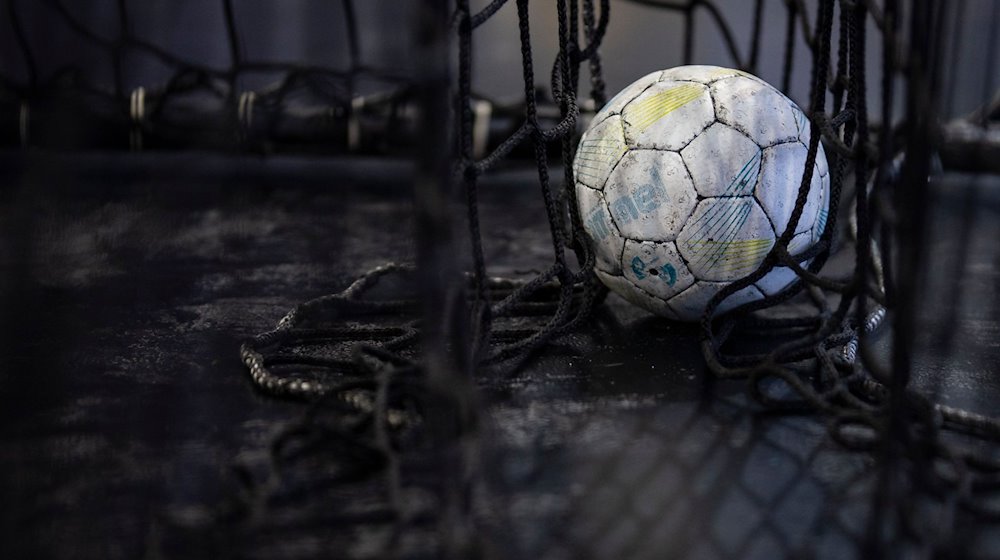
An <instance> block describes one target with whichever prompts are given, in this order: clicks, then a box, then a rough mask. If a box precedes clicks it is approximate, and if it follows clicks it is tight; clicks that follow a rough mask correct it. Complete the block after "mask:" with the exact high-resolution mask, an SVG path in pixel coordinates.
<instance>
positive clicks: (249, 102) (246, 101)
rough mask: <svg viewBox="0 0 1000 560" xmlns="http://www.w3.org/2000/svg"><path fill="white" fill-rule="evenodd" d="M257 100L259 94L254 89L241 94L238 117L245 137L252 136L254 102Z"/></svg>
mask: <svg viewBox="0 0 1000 560" xmlns="http://www.w3.org/2000/svg"><path fill="white" fill-rule="evenodd" d="M256 101H257V94H256V93H255V92H252V91H244V92H243V93H241V94H240V101H239V105H238V106H237V118H239V121H240V132H241V134H242V135H243V139H244V140H245V139H247V138H248V137H249V136H250V129H251V126H252V125H253V104H254V103H255V102H256Z"/></svg>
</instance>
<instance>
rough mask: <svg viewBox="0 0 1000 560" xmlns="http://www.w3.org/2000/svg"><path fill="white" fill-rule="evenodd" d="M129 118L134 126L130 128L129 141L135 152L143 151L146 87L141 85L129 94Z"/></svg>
mask: <svg viewBox="0 0 1000 560" xmlns="http://www.w3.org/2000/svg"><path fill="white" fill-rule="evenodd" d="M129 118H130V119H131V121H132V127H131V129H130V130H129V137H128V143H129V148H131V150H132V151H133V152H139V151H142V123H143V121H145V119H146V88H144V87H142V86H140V87H137V88H135V89H134V90H132V95H130V96H129Z"/></svg>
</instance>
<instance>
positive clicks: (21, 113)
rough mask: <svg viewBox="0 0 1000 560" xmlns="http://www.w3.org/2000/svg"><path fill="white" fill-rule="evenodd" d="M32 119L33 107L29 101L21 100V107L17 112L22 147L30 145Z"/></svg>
mask: <svg viewBox="0 0 1000 560" xmlns="http://www.w3.org/2000/svg"><path fill="white" fill-rule="evenodd" d="M30 119H31V109H30V108H29V107H28V102H27V101H22V102H21V108H20V109H19V110H18V113H17V132H18V134H19V136H20V138H21V147H22V148H27V147H28V124H29V122H30Z"/></svg>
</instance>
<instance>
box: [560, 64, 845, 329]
mask: <svg viewBox="0 0 1000 560" xmlns="http://www.w3.org/2000/svg"><path fill="white" fill-rule="evenodd" d="M809 134H810V131H809V120H808V119H807V118H806V116H805V114H804V113H803V112H802V110H801V109H799V107H798V106H797V105H795V103H793V102H792V101H791V100H790V99H788V98H787V97H785V96H784V95H782V94H781V92H779V91H778V90H777V89H775V88H774V87H772V86H770V85H768V84H767V83H766V82H764V81H763V80H761V79H759V78H757V77H755V76H752V75H750V74H747V73H745V72H741V71H739V70H731V69H728V68H719V67H716V66H681V67H677V68H672V69H670V70H664V71H662V72H654V73H652V74H649V75H648V76H645V77H643V78H641V79H639V80H638V81H636V82H635V83H633V84H632V85H630V86H628V87H627V88H625V89H624V90H623V91H622V92H621V93H619V94H618V95H616V96H615V97H614V98H613V99H612V100H611V101H610V102H608V104H607V105H605V106H604V108H603V109H601V111H600V112H599V113H597V115H596V116H595V117H594V120H593V121H592V122H591V124H590V126H589V127H588V128H587V131H586V132H585V133H584V134H583V138H582V139H581V140H580V144H579V146H578V148H577V152H576V158H575V160H574V162H573V174H574V177H575V182H576V197H577V204H578V205H579V210H580V219H581V221H582V222H583V228H584V230H585V231H586V233H587V236H588V237H589V240H590V242H591V244H592V247H593V248H594V252H595V253H596V256H597V260H596V264H595V273H596V274H597V276H598V278H600V280H601V281H602V282H603V283H604V284H605V285H607V286H608V287H609V288H611V289H612V290H614V291H615V292H616V293H618V294H619V295H621V296H622V297H624V298H625V299H626V300H628V301H630V302H632V303H634V304H636V305H639V306H640V307H643V308H645V309H647V310H648V311H651V312H653V313H656V314H658V315H662V316H665V317H670V318H673V319H680V320H685V321H690V320H696V319H698V318H699V317H700V316H701V315H702V313H703V312H704V310H705V307H706V304H707V303H708V300H709V299H711V297H712V296H714V295H715V294H716V293H717V292H718V291H719V290H720V289H721V288H722V287H723V286H725V285H726V284H727V283H729V282H732V281H733V280H736V279H738V278H742V277H744V276H747V275H748V274H750V273H751V272H753V271H754V270H756V269H757V268H758V267H759V266H760V264H761V262H763V260H764V258H765V256H766V255H767V254H768V252H769V251H770V250H771V248H772V247H773V246H774V244H775V243H776V241H777V236H780V235H781V234H782V233H784V231H785V228H786V227H787V225H788V222H789V218H790V216H791V214H792V210H793V209H794V208H795V200H796V198H797V196H798V191H799V185H800V183H801V182H802V175H803V172H804V170H805V163H806V154H807V152H808V145H809ZM829 199H830V178H829V173H828V167H827V162H826V156H825V155H824V153H823V147H822V145H821V146H820V148H819V152H818V153H817V156H816V164H815V168H814V170H813V174H812V182H811V184H810V186H809V193H808V197H807V199H806V204H805V209H804V212H803V213H802V216H801V218H800V219H799V222H798V225H797V226H796V227H795V236H794V237H793V238H792V240H791V243H790V244H789V252H790V253H791V254H792V255H796V254H798V253H801V252H802V251H804V250H806V249H808V248H809V247H811V246H812V245H813V244H814V243H815V242H816V241H817V240H818V239H819V237H820V235H821V234H822V232H823V229H824V227H825V226H826V218H827V212H828V206H829ZM795 277H796V276H795V273H794V272H793V271H792V270H791V269H789V268H786V267H775V268H774V270H772V271H771V272H770V273H768V274H767V275H766V276H764V277H763V278H761V279H760V280H758V281H757V282H756V283H754V284H753V285H750V286H747V287H746V288H744V289H742V290H739V291H738V292H736V293H734V294H732V295H731V296H729V297H728V298H726V299H725V300H724V301H723V302H722V304H721V305H720V306H719V307H718V308H717V310H716V313H724V312H726V311H728V310H730V309H732V308H734V307H736V306H738V305H741V304H744V303H747V302H750V301H754V300H758V299H761V298H763V297H764V296H765V295H771V294H775V293H777V292H779V291H780V290H782V289H783V288H785V287H786V286H788V285H789V284H791V283H792V282H793V281H794V280H795Z"/></svg>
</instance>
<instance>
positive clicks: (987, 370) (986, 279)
mask: <svg viewBox="0 0 1000 560" xmlns="http://www.w3.org/2000/svg"><path fill="white" fill-rule="evenodd" d="M0 170H2V171H0V180H2V181H3V183H2V184H0V194H2V205H0V231H2V235H3V237H2V243H0V251H2V252H0V271H2V274H0V290H2V292H0V295H2V296H3V297H2V299H0V303H2V305H3V306H4V309H3V314H2V317H3V319H4V321H3V327H4V330H3V331H2V332H3V335H4V336H3V340H2V341H0V343H2V345H3V346H2V348H3V356H4V357H3V362H2V363H3V365H2V369H0V402H2V403H3V404H2V407H0V499H2V503H3V508H2V513H0V530H2V537H3V538H0V558H46V557H52V558H95V559H96V558H101V559H112V558H137V557H149V558H157V557H162V555H160V554H159V553H160V552H162V551H161V550H159V548H158V544H157V543H159V537H160V535H158V531H159V530H160V529H159V528H158V526H157V524H156V523H155V522H154V521H153V520H154V519H155V518H156V517H157V515H158V514H159V513H160V512H162V511H163V510H164V509H166V508H178V507H181V508H183V507H187V506H191V507H196V506H198V505H200V504H207V503H212V502H214V501H217V500H219V499H221V498H222V497H223V494H224V493H225V491H226V490H225V488H224V484H223V480H224V478H225V477H226V471H227V468H228V466H229V465H230V464H232V462H233V461H234V460H235V459H237V458H238V457H240V456H245V455H248V454H253V453H255V452H258V451H259V449H260V448H261V447H262V446H263V445H264V442H265V441H266V440H267V438H268V437H269V436H270V435H271V434H272V433H273V432H274V430H275V429H276V426H280V425H281V424H282V423H284V422H287V421H288V420H289V418H292V417H294V416H295V415H297V414H300V413H301V410H302V405H301V404H298V403H294V402H287V401H282V400H276V399H273V398H269V397H267V396H264V395H263V394H261V393H259V392H257V391H255V390H254V389H253V387H252V386H251V385H250V383H249V381H248V377H247V375H246V372H245V370H244V368H243V366H242V364H241V363H240V361H239V359H238V354H237V351H238V346H239V341H240V340H241V339H242V338H244V337H246V336H248V335H250V334H252V333H255V332H259V331H262V330H266V329H268V328H270V327H271V326H273V324H274V323H275V322H276V321H277V320H278V319H279V318H280V317H281V316H282V315H283V314H284V313H285V312H286V311H287V309H288V308H290V307H291V306H292V305H294V304H296V303H298V302H300V301H302V300H304V299H307V298H311V297H315V296H318V295H322V294H325V293H329V292H333V291H336V290H339V289H342V288H343V287H345V286H346V285H347V284H348V283H349V282H350V281H351V280H352V279H353V278H354V277H356V276H357V275H358V274H359V273H360V272H363V271H365V270H368V269H370V268H372V267H374V266H376V265H378V264H381V263H383V262H384V261H387V260H407V259H408V255H409V254H410V247H409V239H410V237H411V236H410V235H409V232H410V231H411V230H412V220H411V215H410V210H409V208H410V206H409V199H408V197H409V191H408V188H409V184H408V181H407V177H408V173H409V167H408V166H407V165H406V164H388V165H387V164H385V163H384V162H366V161H354V162H351V163H342V162H336V161H334V162H317V161H309V162H305V161H296V160H271V161H267V162H265V161H261V160H246V159H241V160H230V159H227V158H224V157H217V156H210V157H208V156H190V155H188V156H161V157H144V158H139V159H135V158H130V159H125V158H122V157H120V156H118V157H112V156H75V157H60V158H46V157H42V156H37V157H32V158H30V159H23V158H21V157H20V156H17V155H9V154H8V155H6V156H4V157H3V158H2V159H0ZM526 185H530V176H527V177H526V176H524V175H523V174H518V173H508V174H505V175H503V176H502V177H501V178H500V179H497V180H494V181H493V182H492V183H490V184H488V185H487V188H486V189H484V201H483V212H484V220H485V227H484V232H485V236H486V239H487V240H488V250H489V261H490V262H491V263H494V264H495V265H496V266H495V268H494V270H492V272H495V273H497V274H503V275H516V274H522V273H526V272H528V271H530V270H532V269H537V268H540V267H541V266H544V264H546V262H547V259H548V258H549V257H548V255H549V253H548V248H547V243H548V237H547V233H546V229H545V228H546V226H545V225H544V224H545V221H544V213H543V210H542V208H541V204H540V199H539V197H538V196H537V195H536V193H535V191H534V189H532V188H530V186H526ZM998 187H1000V181H998V180H997V179H996V178H992V179H978V180H976V181H973V180H972V179H970V178H967V177H960V176H954V177H950V178H949V180H948V181H945V182H944V183H943V184H942V185H939V187H938V188H937V189H936V191H935V192H936V193H937V194H936V196H937V197H938V200H937V201H936V204H935V213H934V215H935V219H936V222H935V224H936V226H935V228H934V235H933V236H932V237H933V239H934V245H933V247H932V250H931V258H930V259H929V262H930V265H929V266H930V267H931V269H932V270H931V274H929V278H930V281H929V288H928V293H931V294H936V295H935V296H934V297H928V301H927V305H926V307H925V309H926V313H925V316H926V323H927V327H926V329H925V330H924V332H925V333H926V339H927V340H926V344H925V346H924V349H925V351H924V352H923V353H922V358H921V361H920V364H919V367H918V376H917V379H916V382H917V383H918V384H919V386H920V387H922V388H923V389H925V390H926V391H929V392H935V393H937V394H939V395H940V398H941V400H943V401H945V402H948V403H950V404H955V405H959V406H967V407H970V408H971V409H974V410H977V411H979V412H984V413H996V412H1000V406H998V405H997V404H996V403H998V402H1000V400H998V397H1000V381H998V380H1000V376H998V373H1000V371H998V370H1000V363H998V361H997V359H996V358H997V356H998V354H1000V351H998V347H1000V337H998V336H997V335H998V330H1000V328H998V322H997V320H998V318H1000V310H998V305H1000V297H997V296H998V293H997V289H998V280H1000V263H998V261H997V259H998V255H1000V252H998V249H997V247H996V239H998V238H1000V236H998V235H997V234H998V232H997V229H998V228H1000V225H998V224H1000V220H997V218H998V217H1000V202H998V201H1000V188H998ZM970 193H972V194H970ZM971 217H975V218H976V219H977V223H978V224H980V226H978V227H977V228H975V229H974V230H973V232H972V234H971V236H970V237H969V238H968V239H965V238H963V237H962V234H961V228H959V227H958V224H960V223H962V221H963V220H969V219H971ZM958 247H969V248H970V250H969V254H968V263H967V265H966V266H965V269H964V271H963V272H960V273H958V274H955V273H953V272H951V271H954V270H956V264H955V263H956V262H959V261H960V251H958V250H957V249H956V248H958ZM955 286H958V289H957V290H956V289H953V288H955ZM952 310H956V311H955V312H954V313H952ZM952 314H954V315H955V317H954V322H953V321H952V317H951V315H952ZM601 316H602V317H603V321H604V324H603V326H602V328H601V329H598V331H599V333H600V334H595V332H597V331H595V329H590V330H588V331H587V332H582V333H580V334H578V335H573V336H571V337H569V338H568V339H567V341H566V343H565V344H563V345H560V347H559V348H558V351H555V350H554V351H552V352H550V353H548V354H543V355H542V356H541V357H540V358H539V359H538V360H537V361H536V362H534V363H533V364H532V365H531V366H530V367H529V368H527V369H525V370H523V371H520V372H518V373H516V374H514V375H512V376H509V377H504V378H502V379H482V380H481V386H482V388H483V390H484V394H486V395H487V396H488V397H489V398H488V399H486V401H487V402H490V403H492V404H491V406H490V407H489V409H488V421H487V422H486V427H485V428H484V429H485V430H486V433H488V434H489V435H490V442H491V444H490V445H489V446H488V453H489V457H488V458H489V460H487V461H484V463H485V467H484V468H485V469H486V470H488V471H489V472H490V473H492V474H491V477H492V478H493V479H495V480H499V481H500V483H501V484H500V485H501V486H502V487H503V488H505V489H507V494H506V496H505V498H504V499H503V500H499V501H497V502H495V504H494V505H495V506H497V507H496V508H495V509H497V510H502V511H493V512H488V515H487V516H488V517H491V518H492V519H494V520H499V521H497V523H499V524H502V525H504V526H505V527H507V530H508V531H509V533H507V535H508V537H509V540H508V542H506V543H505V546H507V547H509V548H507V549H506V550H508V551H515V554H516V555H518V556H521V557H524V558H537V557H547V558H567V559H569V558H586V557H593V558H664V557H671V558H672V557H685V558H784V557H800V556H798V555H799V554H800V553H801V552H803V551H807V550H816V551H818V557H820V558H850V557H858V554H859V552H858V551H857V550H856V549H855V548H854V547H853V544H851V542H852V540H853V539H854V538H855V537H856V536H857V535H860V534H862V533H863V532H864V530H865V521H866V517H865V516H866V515H867V512H868V511H869V505H870V500H869V492H870V490H871V487H872V484H873V483H874V478H873V476H872V472H871V467H872V465H873V460H872V459H871V457H870V456H868V455H865V454H858V453H851V452H848V451H846V450H844V449H843V448H841V447H839V446H838V445H837V444H835V443H833V442H832V441H831V440H830V439H829V437H828V436H827V433H826V428H825V424H824V420H823V419H822V418H817V417H811V416H800V415H797V416H782V415H777V414H774V413H768V412H764V411H762V410H760V409H759V408H758V407H756V406H754V405H751V404H750V403H749V401H748V399H747V398H746V396H745V395H744V385H743V384H742V383H740V382H727V383H722V382H714V381H712V380H711V379H709V378H708V377H707V376H706V371H705V368H704V366H703V365H702V361H701V355H700V353H699V351H698V349H697V333H696V331H695V329H694V328H693V327H691V326H688V325H678V324H672V323H669V322H666V321H663V320H659V319H654V318H652V317H651V316H648V315H645V314H643V313H641V312H639V311H636V310H633V309H632V308H630V307H628V306H627V305H626V304H624V303H623V302H621V301H620V300H617V299H616V298H611V299H610V300H609V302H608V304H607V307H606V308H605V309H604V311H602V312H601ZM952 324H953V325H954V326H953V327H948V328H946V327H943V326H942V325H952ZM336 530H337V529H336V528H331V529H330V531H331V532H336ZM961 535H962V538H963V542H964V544H965V545H966V548H967V550H966V554H967V555H969V556H971V557H993V556H998V555H1000V532H998V531H996V530H995V527H990V526H985V525H968V526H963V527H962V528H961ZM388 538H389V537H387V536H386V535H383V534H380V533H372V532H367V533H366V532H352V533H350V534H347V535H344V536H342V538H340V539H339V540H336V541H335V542H336V543H337V546H338V547H339V548H337V549H336V550H332V549H331V548H329V547H330V546H331V544H330V541H324V540H322V539H318V540H315V541H312V540H308V539H301V538H299V537H296V539H297V540H296V542H295V543H294V546H292V545H290V544H288V545H286V546H279V545H275V546H274V548H273V549H267V550H265V551H263V552H260V551H258V552H259V553H260V554H261V555H262V556H261V557H276V558H277V557H288V558H292V557H295V558H298V557H369V558H377V557H380V552H379V551H380V550H381V548H380V539H381V540H385V539H388ZM272 541H273V542H278V543H281V542H282V535H281V534H280V533H278V534H275V535H272Z"/></svg>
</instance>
